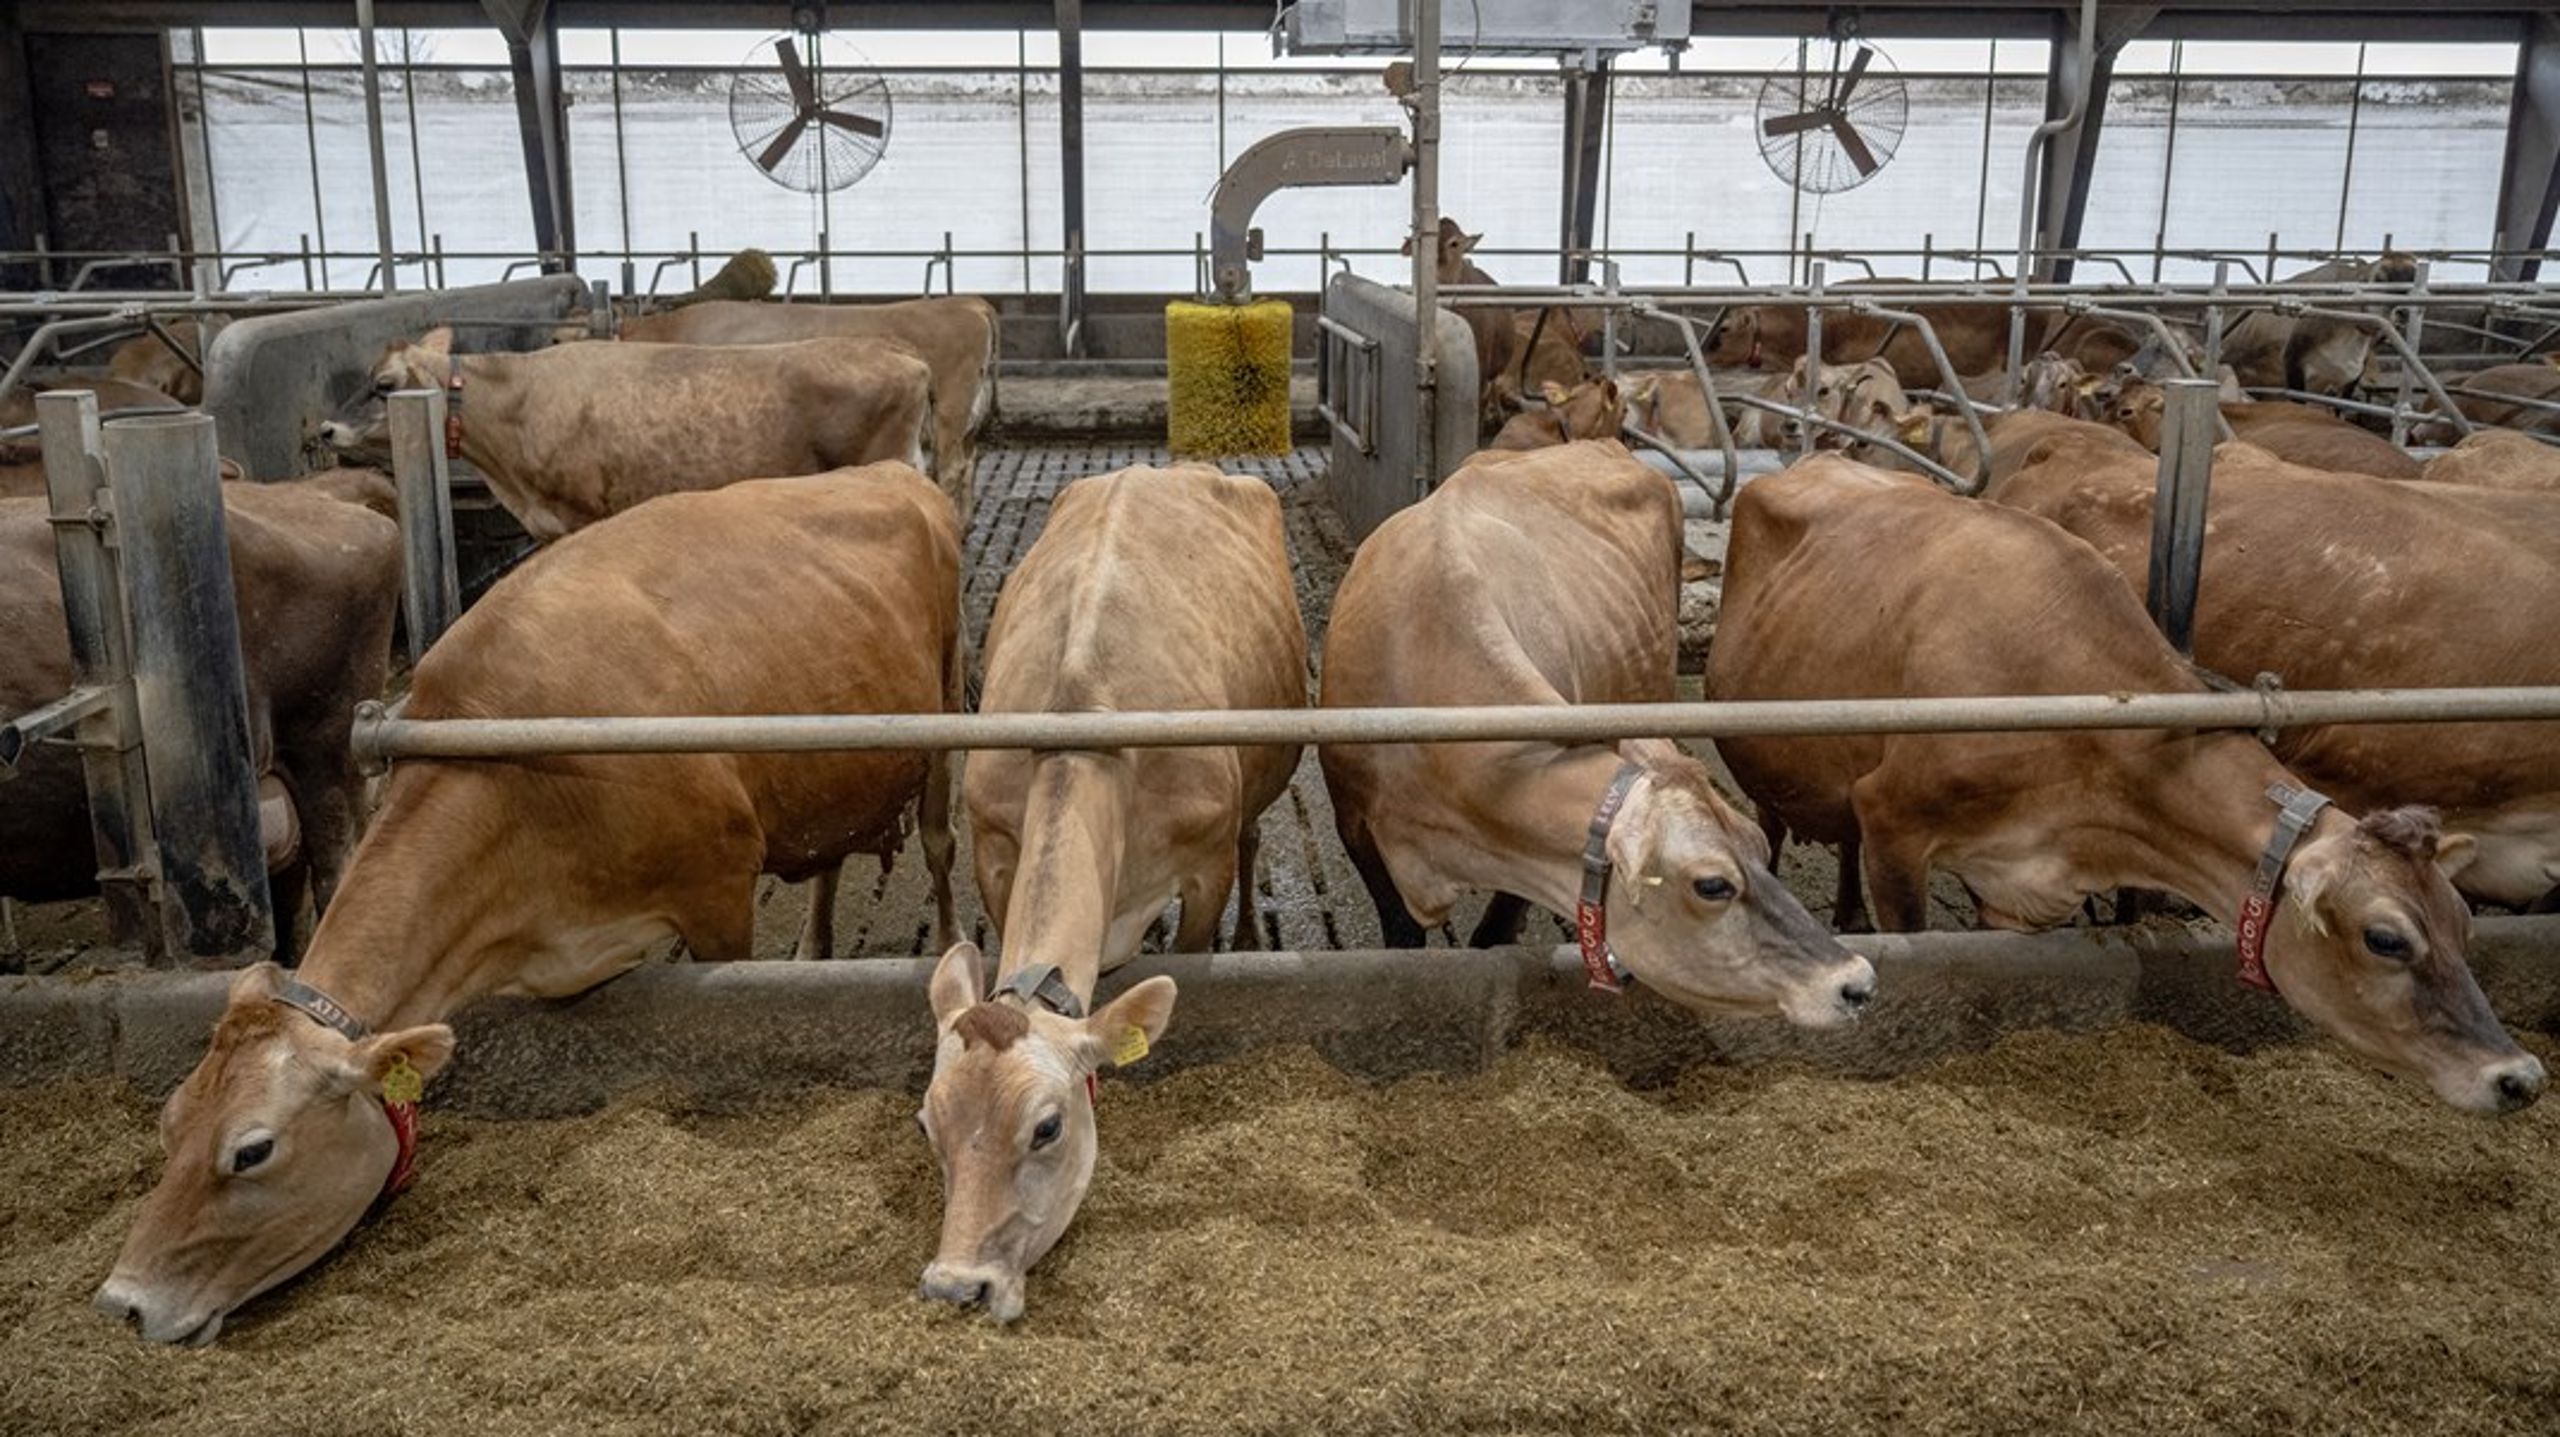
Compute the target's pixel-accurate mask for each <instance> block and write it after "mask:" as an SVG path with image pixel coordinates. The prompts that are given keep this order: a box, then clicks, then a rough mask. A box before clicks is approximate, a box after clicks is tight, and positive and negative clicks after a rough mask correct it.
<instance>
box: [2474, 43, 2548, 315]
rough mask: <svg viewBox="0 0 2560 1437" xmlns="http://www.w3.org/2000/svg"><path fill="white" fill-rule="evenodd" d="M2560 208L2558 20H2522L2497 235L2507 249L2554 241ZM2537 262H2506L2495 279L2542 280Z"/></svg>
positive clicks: (2500, 174) (2501, 171) (2500, 183)
mask: <svg viewBox="0 0 2560 1437" xmlns="http://www.w3.org/2000/svg"><path fill="white" fill-rule="evenodd" d="M2555 210H2560V16H2553V15H2551V14H2548V13H2545V14H2541V15H2536V16H2534V17H2533V18H2531V19H2529V20H2527V21H2525V22H2524V35H2523V43H2522V44H2520V45H2518V46H2517V47H2516V90H2515V102H2514V105H2513V106H2512V107H2511V108H2510V109H2509V111H2508V113H2507V157H2506V161H2505V163H2504V164H2503V165H2501V166H2500V167H2499V170H2498V230H2497V233H2498V236H2499V238H2500V240H2501V241H2503V243H2504V244H2505V246H2506V247H2507V248H2509V249H2540V248H2542V247H2544V246H2545V245H2548V244H2550V243H2551V222H2552V217H2553V214H2554V212H2555ZM2541 269H2542V262H2541V261H2540V260H2536V259H2518V260H2507V261H2502V262H2501V263H2500V264H2499V266H2498V270H2497V272H2496V273H2495V274H2493V275H2491V276H2490V277H2491V278H2492V279H2520V280H2530V279H2534V278H2537V277H2539V275H2540V273H2541Z"/></svg>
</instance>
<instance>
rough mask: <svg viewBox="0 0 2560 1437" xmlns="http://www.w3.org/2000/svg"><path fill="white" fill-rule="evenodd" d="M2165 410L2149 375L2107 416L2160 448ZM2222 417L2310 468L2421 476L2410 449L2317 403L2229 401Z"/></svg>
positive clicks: (2240, 433) (2237, 433)
mask: <svg viewBox="0 0 2560 1437" xmlns="http://www.w3.org/2000/svg"><path fill="white" fill-rule="evenodd" d="M2167 412H2168V393H2167V391H2165V390H2163V389H2161V388H2160V387H2159V386H2158V385H2156V384H2152V383H2150V382H2149V381H2147V380H2141V379H2127V380H2125V381H2124V383H2123V384H2122V386H2120V387H2119V389H2118V390H2117V393H2116V401H2115V407H2114V409H2113V410H2112V411H2111V412H2110V413H2109V415H2108V418H2109V419H2110V421H2111V422H2113V423H2114V424H2115V425H2116V427H2117V428H2119V429H2122V430H2123V431H2124V432H2125V433H2127V434H2130V435H2132V436H2133V437H2134V438H2135V439H2136V440H2139V441H2140V442H2141V444H2142V447H2143V448H2145V449H2149V450H2152V451H2153V452H2155V453H2156V452H2158V450H2159V448H2160V426H2161V422H2162V419H2163V417H2164V416H2165V415H2166V414H2167ZM2222 418H2223V422H2224V423H2226V424H2229V425H2230V426H2231V437H2232V438H2234V439H2237V440H2239V441H2241V442H2242V443H2244V444H2254V445H2256V446H2258V447H2259V448H2260V449H2264V450H2266V451H2267V452H2268V453H2270V454H2273V455H2276V456H2277V457H2279V458H2281V459H2285V460H2287V461H2289V462H2291V463H2295V464H2300V465H2303V466H2305V467H2307V468H2312V469H2328V470H2332V471H2335V472H2338V473H2343V474H2370V475H2372V476H2374V477H2375V478H2377V479H2415V478H2417V477H2419V473H2420V466H2419V464H2418V461H2417V460H2415V459H2412V458H2410V457H2409V454H2408V451H2406V450H2404V449H2402V448H2401V447H2400V446H2398V445H2396V444H2394V443H2392V442H2391V441H2390V440H2388V439H2385V438H2383V437H2382V436H2381V435H2379V434H2376V433H2374V432H2373V431H2372V430H2370V429H2366V428H2364V427H2362V426H2360V425H2356V424H2351V423H2349V422H2348V421H2346V420H2344V419H2341V418H2339V417H2338V416H2337V415H2335V414H2332V413H2330V412H2329V411H2328V410H2325V409H2320V408H2317V407H2315V406H2313V405H2309V404H2295V403H2292V402H2290V401H2286V400H2268V401H2264V402H2260V403H2244V404H2225V405H2223V406H2222Z"/></svg>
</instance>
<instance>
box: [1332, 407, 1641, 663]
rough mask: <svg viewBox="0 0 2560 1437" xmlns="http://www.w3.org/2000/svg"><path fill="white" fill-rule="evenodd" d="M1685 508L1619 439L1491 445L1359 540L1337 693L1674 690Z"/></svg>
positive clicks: (1340, 623) (1335, 633)
mask: <svg viewBox="0 0 2560 1437" xmlns="http://www.w3.org/2000/svg"><path fill="white" fill-rule="evenodd" d="M1680 538H1681V510H1680V498H1679V494H1678V492H1677V491H1676V490H1675V489H1674V488H1673V487H1672V484H1671V481H1670V480H1669V479H1667V478H1665V477H1663V476H1662V475H1661V474H1659V473H1656V472H1655V471H1654V470H1652V469H1649V468H1647V467H1646V466H1644V465H1643V464H1640V463H1638V462H1637V461H1636V460H1635V459H1634V457H1633V456H1631V455H1629V454H1628V453H1627V451H1626V449H1625V448H1624V447H1623V446H1622V445H1620V444H1619V443H1618V442H1617V441H1615V440H1580V441H1576V442H1574V443H1571V444H1560V445H1556V446H1553V447H1550V448H1545V449H1535V450H1526V451H1518V452H1511V453H1484V454H1479V455H1477V456H1476V457H1474V458H1472V459H1470V460H1468V461H1467V463H1466V464H1465V465H1464V466H1463V467H1461V468H1460V469H1459V470H1458V472H1456V473H1455V474H1452V475H1451V476H1449V478H1448V479H1447V480H1446V481H1445V482H1444V483H1442V485H1441V486H1440V488H1439V489H1438V490H1437V491H1435V492H1434V493H1433V494H1432V495H1431V497H1429V498H1428V499H1425V500H1423V501H1422V502H1421V503H1419V504H1416V505H1413V506H1411V507H1410V508H1407V509H1405V510H1402V511H1401V512H1399V513H1397V514H1396V515H1394V516H1393V517H1392V518H1390V519H1389V520H1388V521H1387V522H1386V523H1385V524H1383V525H1381V526H1379V528H1378V530H1377V531H1376V532H1375V533H1373V534H1371V535H1370V536H1369V538H1368V539H1367V540H1365V541H1364V542H1363V543H1362V544H1361V546H1360V551H1359V553H1358V554H1357V555H1356V556H1354V558H1353V560H1352V563H1351V568H1350V571H1349V572H1348V573H1346V574H1345V575H1344V576H1343V581H1342V587H1341V589H1340V591H1339V592H1338V593H1337V594H1336V595H1335V598H1334V607H1333V618H1332V624H1331V626H1330V628H1329V629H1328V630H1327V634H1326V639H1325V664H1324V670H1325V672H1324V702H1325V703H1327V704H1330V705H1337V706H1339V705H1365V704H1389V705H1392V704H1448V703H1564V702H1572V703H1611V702H1643V701H1651V700H1661V699H1668V698H1669V697H1671V694H1672V688H1673V678H1674V669H1675V666H1676V664H1677V661H1678V638H1679V636H1678V607H1679V571H1680Z"/></svg>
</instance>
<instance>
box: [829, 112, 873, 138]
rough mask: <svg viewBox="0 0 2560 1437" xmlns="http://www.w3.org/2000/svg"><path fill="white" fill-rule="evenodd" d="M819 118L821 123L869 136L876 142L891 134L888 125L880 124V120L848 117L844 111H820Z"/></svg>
mask: <svg viewBox="0 0 2560 1437" xmlns="http://www.w3.org/2000/svg"><path fill="white" fill-rule="evenodd" d="M818 118H819V120H820V121H822V122H824V123H826V124H830V125H833V126H835V127H836V128H837V129H840V130H851V131H853V132H854V133H855V134H857V135H869V136H870V137H871V138H873V139H875V140H876V139H878V138H880V137H881V136H882V135H885V134H887V133H889V127H888V126H887V125H884V124H882V123H880V122H879V121H878V120H875V119H872V118H871V117H870V116H868V115H848V114H846V113H845V112H844V111H842V110H820V111H819V112H818Z"/></svg>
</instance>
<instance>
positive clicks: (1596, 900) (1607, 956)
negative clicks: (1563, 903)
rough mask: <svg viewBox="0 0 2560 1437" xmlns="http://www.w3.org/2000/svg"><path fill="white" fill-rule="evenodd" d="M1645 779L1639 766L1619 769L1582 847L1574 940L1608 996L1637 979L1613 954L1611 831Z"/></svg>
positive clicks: (1586, 966)
mask: <svg viewBox="0 0 2560 1437" xmlns="http://www.w3.org/2000/svg"><path fill="white" fill-rule="evenodd" d="M1643 776H1644V770H1643V769H1642V768H1641V767H1639V766H1638V765H1636V764H1632V763H1622V764H1620V765H1618V773H1617V776H1616V777H1614V778H1612V779H1610V780H1609V787H1608V789H1607V790H1606V791H1605V792H1603V793H1602V794H1601V795H1600V806H1599V807H1598V808H1597V809H1595V810H1593V812H1592V814H1591V830H1590V835H1589V837H1587V838H1586V839H1584V841H1583V844H1582V896H1581V897H1580V899H1578V900H1577V901H1576V902H1575V903H1574V905H1573V936H1574V939H1575V941H1576V942H1577V943H1579V944H1580V945H1581V948H1582V971H1583V973H1584V974H1586V975H1587V976H1588V977H1589V978H1590V979H1591V986H1592V987H1594V988H1597V989H1599V990H1601V991H1602V992H1604V993H1622V992H1625V991H1626V986H1627V984H1628V983H1629V982H1630V981H1632V979H1633V978H1634V976H1635V975H1634V974H1631V973H1629V972H1628V971H1627V968H1626V965H1625V964H1623V963H1620V962H1619V961H1618V955H1617V954H1615V953H1612V952H1610V951H1609V829H1610V827H1611V826H1612V825H1614V824H1615V823H1616V822H1617V821H1618V810H1619V809H1621V808H1624V807H1626V804H1627V795H1628V794H1629V793H1631V792H1633V791H1634V789H1635V786H1636V780H1637V779H1638V778H1641V777H1643Z"/></svg>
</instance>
